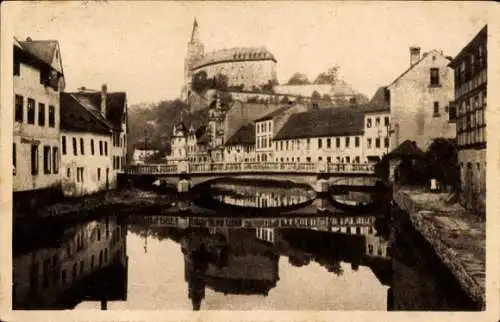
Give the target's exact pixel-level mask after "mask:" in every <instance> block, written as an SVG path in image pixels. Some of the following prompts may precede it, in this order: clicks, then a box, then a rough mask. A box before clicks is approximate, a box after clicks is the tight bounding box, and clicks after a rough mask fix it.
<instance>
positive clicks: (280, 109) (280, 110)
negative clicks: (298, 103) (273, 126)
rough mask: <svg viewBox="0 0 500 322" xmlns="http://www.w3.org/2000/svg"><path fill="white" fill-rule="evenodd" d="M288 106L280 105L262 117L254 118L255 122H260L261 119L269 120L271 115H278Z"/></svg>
mask: <svg viewBox="0 0 500 322" xmlns="http://www.w3.org/2000/svg"><path fill="white" fill-rule="evenodd" d="M289 108H290V106H283V107H280V108H278V109H276V110H274V111H272V112H270V113H268V114H266V115H264V116H262V117H259V118H258V119H256V120H255V122H261V121H265V120H270V119H272V118H273V117H275V116H277V115H280V114H281V113H283V112H284V111H286V110H287V109H289Z"/></svg>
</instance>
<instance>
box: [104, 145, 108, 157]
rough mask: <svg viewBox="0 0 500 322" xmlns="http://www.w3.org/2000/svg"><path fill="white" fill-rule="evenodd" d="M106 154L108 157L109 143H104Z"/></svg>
mask: <svg viewBox="0 0 500 322" xmlns="http://www.w3.org/2000/svg"><path fill="white" fill-rule="evenodd" d="M104 154H105V155H108V142H104Z"/></svg>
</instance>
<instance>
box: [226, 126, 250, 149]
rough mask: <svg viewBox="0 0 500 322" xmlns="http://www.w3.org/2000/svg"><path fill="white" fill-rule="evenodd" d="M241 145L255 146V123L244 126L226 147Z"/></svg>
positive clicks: (230, 139)
mask: <svg viewBox="0 0 500 322" xmlns="http://www.w3.org/2000/svg"><path fill="white" fill-rule="evenodd" d="M239 144H255V125H254V124H253V123H249V124H247V125H243V126H242V127H240V128H239V130H238V131H236V133H234V135H233V136H231V137H230V138H229V139H228V140H227V141H226V145H239Z"/></svg>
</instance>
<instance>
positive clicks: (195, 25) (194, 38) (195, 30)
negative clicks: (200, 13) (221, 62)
mask: <svg viewBox="0 0 500 322" xmlns="http://www.w3.org/2000/svg"><path fill="white" fill-rule="evenodd" d="M190 42H191V43H199V42H200V35H199V32H198V21H197V20H196V17H195V18H194V22H193V31H192V32H191V40H190Z"/></svg>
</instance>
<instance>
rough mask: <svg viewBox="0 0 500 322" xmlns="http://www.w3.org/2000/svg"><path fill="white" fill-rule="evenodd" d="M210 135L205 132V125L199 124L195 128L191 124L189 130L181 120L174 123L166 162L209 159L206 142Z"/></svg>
mask: <svg viewBox="0 0 500 322" xmlns="http://www.w3.org/2000/svg"><path fill="white" fill-rule="evenodd" d="M209 140H210V137H209V136H208V135H207V133H206V127H205V126H201V127H199V128H198V129H197V130H195V129H194V127H193V126H192V125H191V126H190V127H189V130H188V129H187V127H186V125H185V124H184V122H183V121H182V120H181V121H180V122H179V123H177V124H175V125H174V128H173V133H172V138H171V140H170V147H171V149H170V155H168V156H167V158H166V159H167V163H169V164H179V163H187V162H190V163H204V162H209V161H210V156H209V153H208V143H209Z"/></svg>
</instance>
